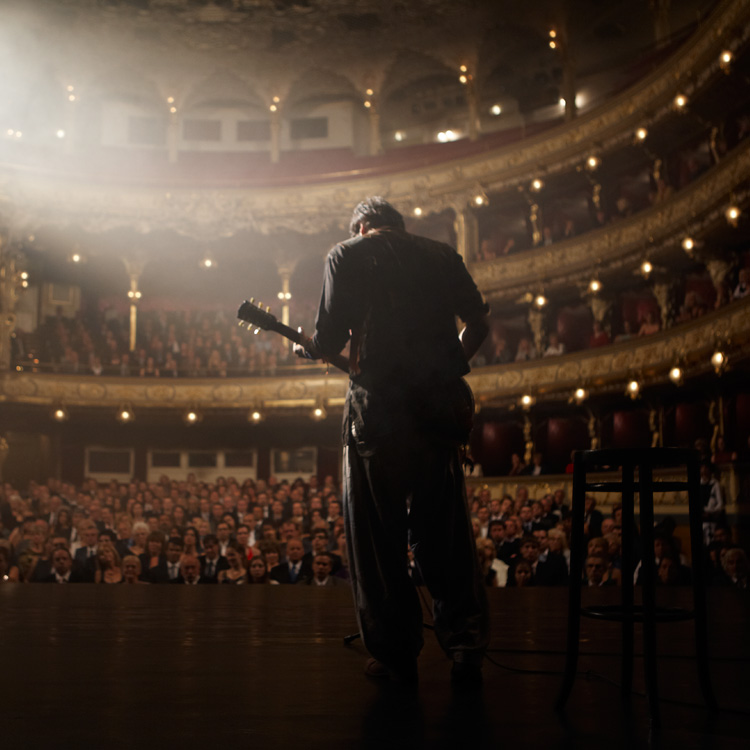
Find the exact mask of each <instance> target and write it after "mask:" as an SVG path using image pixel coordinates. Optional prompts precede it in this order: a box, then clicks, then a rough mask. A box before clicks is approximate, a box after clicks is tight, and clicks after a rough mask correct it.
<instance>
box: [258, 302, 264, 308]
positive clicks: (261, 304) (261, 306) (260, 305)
mask: <svg viewBox="0 0 750 750" xmlns="http://www.w3.org/2000/svg"><path fill="white" fill-rule="evenodd" d="M258 307H259V308H260V309H261V310H262V309H263V303H262V302H258Z"/></svg>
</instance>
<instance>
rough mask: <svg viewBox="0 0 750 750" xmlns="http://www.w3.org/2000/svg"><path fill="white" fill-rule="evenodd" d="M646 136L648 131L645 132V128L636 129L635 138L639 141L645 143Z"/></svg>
mask: <svg viewBox="0 0 750 750" xmlns="http://www.w3.org/2000/svg"><path fill="white" fill-rule="evenodd" d="M647 135H648V130H646V128H638V130H636V131H635V137H636V138H637V139H638V140H639V141H645V140H646V136H647Z"/></svg>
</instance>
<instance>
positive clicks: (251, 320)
mask: <svg viewBox="0 0 750 750" xmlns="http://www.w3.org/2000/svg"><path fill="white" fill-rule="evenodd" d="M237 318H238V319H239V321H240V325H242V324H243V323H247V324H248V325H247V327H248V329H250V328H255V331H254V333H258V331H276V333H280V334H281V335H282V336H284V338H287V339H289V340H290V341H293V342H294V343H295V344H300V345H301V346H305V344H308V343H309V341H310V340H309V339H308V338H307V337H306V336H303V335H302V334H301V333H300V332H299V331H295V330H294V328H290V327H289V326H287V325H284V324H283V323H280V322H279V320H278V319H277V318H276V316H275V315H272V314H271V313H270V312H269V310H268V308H266V309H265V310H264V309H263V306H262V305H261V304H260V303H258V304H257V305H256V304H255V300H254V299H252V298H250V299H249V300H245V301H244V302H243V303H242V304H241V305H240V307H239V310H237ZM325 361H326V362H330V363H331V364H332V365H334V367H337V368H338V369H339V370H342V371H343V372H345V373H346V374H347V375H348V374H349V360H348V359H347V358H346V357H344V356H342V355H341V354H337V355H335V356H334V357H327V358H326V360H325Z"/></svg>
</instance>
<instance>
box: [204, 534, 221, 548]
mask: <svg viewBox="0 0 750 750" xmlns="http://www.w3.org/2000/svg"><path fill="white" fill-rule="evenodd" d="M218 543H219V538H218V537H217V536H216V534H206V536H204V537H203V546H204V547H205V546H206V545H207V544H218Z"/></svg>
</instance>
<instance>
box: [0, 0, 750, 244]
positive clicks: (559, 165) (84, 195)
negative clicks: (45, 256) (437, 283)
mask: <svg viewBox="0 0 750 750" xmlns="http://www.w3.org/2000/svg"><path fill="white" fill-rule="evenodd" d="M730 35H731V37H732V39H730V38H729V37H730ZM738 37H741V41H742V42H743V43H744V41H745V40H746V39H747V38H748V37H750V0H725V2H723V3H722V4H721V5H720V6H719V8H718V9H717V11H716V12H715V13H714V14H713V15H712V16H711V17H710V18H709V19H708V20H707V21H706V22H705V23H704V25H703V26H702V28H701V32H700V33H697V34H694V35H693V37H692V38H691V39H690V41H688V42H687V43H686V44H685V45H684V46H683V47H682V49H680V50H679V51H678V52H677V53H675V54H674V55H672V56H671V57H670V59H669V60H667V61H666V62H665V63H664V64H663V65H662V66H660V67H659V68H658V69H657V70H656V71H655V72H654V73H653V74H651V75H650V76H647V77H646V78H645V79H644V80H642V81H640V82H639V83H637V84H635V85H634V86H633V87H631V88H630V89H628V90H627V91H626V92H624V93H622V94H621V95H619V96H618V97H616V98H614V99H613V100H612V101H610V102H609V103H607V104H605V105H603V106H602V107H599V108H596V109H595V110H593V111H592V112H591V113H589V114H586V115H583V116H581V117H579V118H578V119H576V120H573V121H571V122H569V123H566V124H564V125H561V126H559V127H557V128H555V129H554V130H552V131H549V132H547V133H543V134H541V135H539V136H537V137H535V138H531V139H528V140H525V141H522V142H521V143H516V144H513V145H511V146H507V147H504V148H501V149H498V150H496V151H494V152H490V153H483V154H480V155H477V156H472V157H468V158H464V159H460V160H454V161H449V162H443V163H441V164H439V165H436V166H434V167H428V168H424V169H419V170H412V171H408V172H402V173H397V174H389V175H384V176H379V177H368V176H367V175H363V176H362V177H359V178H355V179H352V180H347V181H337V182H334V183H319V184H313V185H304V186H298V187H283V188H257V189H248V188H237V189H232V188H227V189H211V190H196V189H181V188H169V189H168V191H165V189H164V188H158V189H157V188H127V187H114V186H107V185H96V186H91V185H82V184H80V183H77V182H66V181H65V180H64V179H57V178H52V177H45V176H39V175H35V174H33V173H32V172H31V171H24V170H22V169H20V168H14V171H12V172H11V171H9V170H5V171H4V173H3V174H2V175H0V202H3V203H4V204H5V206H4V212H5V215H6V218H7V220H8V221H10V222H11V223H12V225H13V226H15V227H26V228H33V227H34V226H36V225H37V224H38V223H39V221H40V220H42V219H43V221H44V222H45V223H46V224H52V225H61V226H70V225H76V226H80V227H82V228H83V229H84V231H86V232H93V233H100V232H106V231H109V230H112V229H117V228H122V227H130V228H135V229H136V231H138V232H142V233H147V232H151V231H156V230H170V229H171V230H174V231H176V232H178V233H180V234H185V235H189V236H193V237H195V238H197V239H201V240H204V239H205V240H208V239H213V238H215V237H218V236H228V235H233V234H236V233H237V232H239V231H242V230H250V231H259V232H262V233H268V234H270V233H274V232H279V231H283V230H291V231H295V232H304V233H308V234H316V233H319V232H321V231H325V230H328V229H332V228H338V229H342V230H343V229H345V227H346V223H347V222H348V218H349V217H348V208H345V209H343V210H342V206H344V207H351V206H353V205H355V204H356V203H357V202H358V201H359V200H361V199H362V197H363V196H365V195H370V194H380V195H385V196H387V197H388V198H389V199H391V200H392V201H393V202H394V203H395V204H396V205H398V206H400V207H402V208H404V209H405V210H409V209H411V208H413V207H414V206H416V205H420V206H421V207H422V208H423V210H424V211H426V212H439V211H442V210H444V209H446V208H452V209H456V208H457V207H458V208H460V207H463V206H466V205H468V203H469V202H470V200H471V198H472V197H473V195H474V194H475V191H476V187H477V185H480V186H482V187H483V188H484V189H492V190H502V189H507V188H511V187H513V186H515V185H517V184H519V182H521V181H525V180H527V179H530V176H531V175H533V174H537V173H540V172H546V173H548V174H549V173H553V172H561V171H565V170H568V169H571V168H572V167H574V166H575V165H576V164H579V163H580V162H581V160H582V159H583V158H584V157H585V156H586V155H588V151H589V150H590V148H591V144H593V143H596V144H597V145H598V146H599V147H600V148H601V149H603V150H606V149H607V148H610V147H612V146H614V145H617V144H620V143H623V142H625V141H626V140H627V139H629V138H631V137H632V133H633V130H634V128H635V127H636V126H638V125H641V124H643V118H644V117H647V118H648V120H649V121H650V122H652V121H654V120H656V119H658V118H659V117H661V116H662V115H663V114H664V113H665V112H666V111H668V109H669V107H670V106H671V104H670V103H671V100H672V98H673V97H674V95H675V93H677V90H678V88H680V90H681V91H683V93H685V94H687V95H690V93H691V92H693V91H695V90H697V88H698V87H699V86H701V85H702V84H703V83H705V82H706V81H707V80H708V78H709V77H710V76H711V75H713V74H714V73H715V72H716V71H717V70H718V55H719V52H720V50H721V49H722V48H723V47H724V46H725V45H726V44H728V43H729V42H730V41H732V40H733V39H734V38H738Z"/></svg>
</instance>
